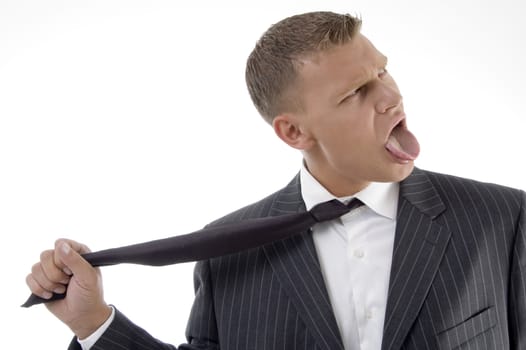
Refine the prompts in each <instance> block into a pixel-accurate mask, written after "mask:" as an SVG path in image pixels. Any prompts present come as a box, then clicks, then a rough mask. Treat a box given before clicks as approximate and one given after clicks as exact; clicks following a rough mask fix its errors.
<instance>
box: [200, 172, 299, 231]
mask: <svg viewBox="0 0 526 350" xmlns="http://www.w3.org/2000/svg"><path fill="white" fill-rule="evenodd" d="M302 204H303V201H302V197H301V190H300V181H299V175H296V176H295V177H294V178H293V179H292V181H290V182H289V183H288V184H287V185H286V186H285V187H283V188H281V189H279V190H278V191H276V192H274V193H272V194H270V195H268V196H266V197H264V198H262V199H260V200H258V201H256V202H254V203H251V204H248V205H246V206H244V207H242V208H239V209H237V210H235V211H233V212H231V213H229V214H227V215H225V216H223V217H220V218H219V219H216V220H214V221H212V222H211V223H209V224H208V226H210V225H212V226H215V225H220V224H225V223H231V222H236V221H241V220H246V219H254V218H261V217H267V216H272V215H276V212H277V211H278V212H279V210H280V208H287V207H292V209H291V211H294V210H295V208H298V207H299V206H301V205H302Z"/></svg>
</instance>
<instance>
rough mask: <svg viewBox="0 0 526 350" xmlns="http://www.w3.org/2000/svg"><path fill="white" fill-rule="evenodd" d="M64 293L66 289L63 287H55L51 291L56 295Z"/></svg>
mask: <svg viewBox="0 0 526 350" xmlns="http://www.w3.org/2000/svg"><path fill="white" fill-rule="evenodd" d="M65 291H66V288H65V287H63V286H60V287H57V288H55V289H53V293H56V294H62V293H64V292H65Z"/></svg>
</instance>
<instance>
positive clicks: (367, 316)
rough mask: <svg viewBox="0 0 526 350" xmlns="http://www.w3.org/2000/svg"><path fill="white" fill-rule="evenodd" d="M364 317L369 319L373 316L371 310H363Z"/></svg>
mask: <svg viewBox="0 0 526 350" xmlns="http://www.w3.org/2000/svg"><path fill="white" fill-rule="evenodd" d="M365 318H366V319H368V320H370V319H372V318H373V312H372V310H367V311H366V312H365Z"/></svg>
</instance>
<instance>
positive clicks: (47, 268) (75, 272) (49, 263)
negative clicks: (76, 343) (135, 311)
mask: <svg viewBox="0 0 526 350" xmlns="http://www.w3.org/2000/svg"><path fill="white" fill-rule="evenodd" d="M88 252H89V249H88V247H86V246H85V245H83V244H81V243H78V242H75V241H73V240H68V239H59V240H57V241H56V242H55V249H51V250H45V251H43V252H42V253H41V254H40V261H39V262H37V263H36V264H34V265H33V268H32V269H31V273H30V274H29V275H28V276H27V278H26V283H27V285H28V287H29V289H30V290H31V292H32V293H33V294H35V295H38V296H39V297H41V298H44V299H49V298H51V296H52V293H58V294H61V293H64V292H66V290H67V294H66V297H65V298H64V299H62V300H57V301H52V302H49V303H46V307H47V308H48V310H49V311H51V313H53V314H54V315H55V316H56V317H57V318H59V319H60V320H61V321H62V322H64V323H65V324H66V325H68V326H69V328H70V329H71V330H72V331H73V332H74V333H75V335H76V336H77V337H79V339H83V338H86V337H87V336H89V335H90V334H92V333H93V332H94V331H95V330H96V329H97V328H99V327H100V326H101V325H102V324H103V323H104V322H105V321H106V320H107V319H108V317H109V316H110V315H111V308H110V307H109V306H108V305H107V304H106V302H105V301H104V297H103V288H102V277H101V274H100V271H99V269H96V268H94V267H92V266H91V265H90V264H89V263H88V262H87V261H86V260H84V259H83V258H82V256H81V254H85V253H88Z"/></svg>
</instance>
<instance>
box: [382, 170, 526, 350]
mask: <svg viewBox="0 0 526 350" xmlns="http://www.w3.org/2000/svg"><path fill="white" fill-rule="evenodd" d="M400 192H401V198H400V207H399V212H398V222H397V232H396V238H395V248H394V255H393V268H392V272H391V281H390V290H389V299H388V310H387V315H386V324H385V334H384V343H383V349H415V350H416V349H418V350H422V349H424V350H426V349H480V350H482V349H495V350H497V349H524V348H526V347H525V343H524V333H525V332H526V329H525V325H526V324H525V317H526V316H525V315H526V305H525V300H526V294H525V288H524V280H525V278H526V274H525V270H524V266H526V264H525V263H524V262H523V263H521V262H520V261H521V259H522V260H524V259H525V253H526V252H525V251H524V247H525V235H526V233H525V231H524V220H525V219H524V218H525V215H524V201H525V198H524V193H521V192H520V191H517V190H513V189H509V188H505V187H501V186H496V185H491V184H481V183H477V182H474V181H470V180H466V179H461V178H456V177H452V176H444V175H440V174H434V173H429V172H424V171H421V170H418V169H416V170H415V172H414V173H413V174H412V175H411V177H410V178H408V179H407V180H406V181H404V183H402V185H401V189H400ZM521 208H522V209H521ZM521 225H522V226H521ZM430 242H433V245H434V247H435V248H433V249H431V250H430V248H429V245H430ZM519 242H521V243H520V244H518V243H519ZM439 245H442V246H443V247H444V249H442V251H440V250H437V248H436V247H437V246H439ZM426 250H427V251H428V252H427V253H424V254H420V255H419V252H425V251H426ZM433 255H434V256H435V258H433ZM525 262H526V261H525ZM418 266H421V267H420V268H419V267H418ZM419 270H420V271H419ZM511 271H516V272H511ZM426 277H427V278H428V280H429V282H428V283H427V287H428V288H427V289H426V288H424V287H425V286H426V282H425V279H426ZM419 289H420V290H421V291H420V292H418V290H419ZM414 309H418V310H414ZM513 318H515V319H513Z"/></svg>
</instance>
